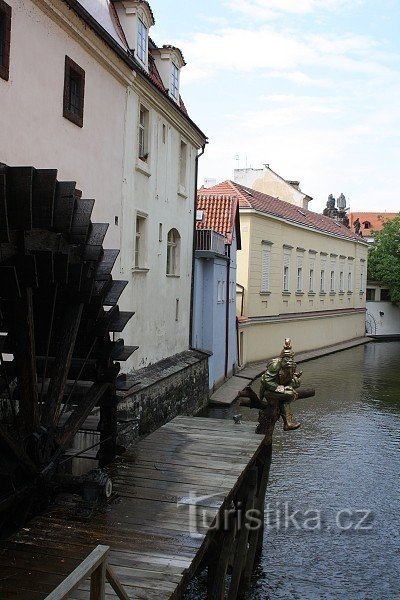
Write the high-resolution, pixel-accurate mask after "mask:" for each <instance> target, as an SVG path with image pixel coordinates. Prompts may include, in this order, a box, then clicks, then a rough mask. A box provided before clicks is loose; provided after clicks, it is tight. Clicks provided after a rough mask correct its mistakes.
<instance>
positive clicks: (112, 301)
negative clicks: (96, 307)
mask: <svg viewBox="0 0 400 600" xmlns="http://www.w3.org/2000/svg"><path fill="white" fill-rule="evenodd" d="M127 285H128V282H127V281H121V280H116V281H113V282H112V285H111V287H110V289H109V290H108V291H107V294H106V296H105V298H104V299H103V304H104V306H115V305H116V304H117V302H118V300H119V298H120V296H121V294H122V292H123V291H124V289H125V288H126V286H127Z"/></svg>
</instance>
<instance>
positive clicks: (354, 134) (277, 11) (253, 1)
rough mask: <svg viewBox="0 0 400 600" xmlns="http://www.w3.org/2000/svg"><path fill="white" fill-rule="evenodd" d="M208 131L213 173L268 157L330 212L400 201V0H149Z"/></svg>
mask: <svg viewBox="0 0 400 600" xmlns="http://www.w3.org/2000/svg"><path fill="white" fill-rule="evenodd" d="M150 4H151V7H152V10H153V13H154V16H155V20H156V25H155V27H154V28H152V30H151V32H150V35H151V37H152V38H153V39H154V41H155V42H156V43H157V44H158V45H162V44H165V43H168V44H173V45H175V46H178V47H179V48H180V49H181V50H182V52H183V55H184V57H185V60H186V62H187V65H186V67H184V69H182V75H181V94H182V97H183V100H184V102H185V104H186V106H187V109H188V112H189V115H190V116H191V118H192V119H193V120H194V121H195V122H196V124H197V125H198V126H199V127H200V128H201V129H202V131H204V133H205V134H206V135H207V137H208V139H209V144H208V145H207V147H206V152H205V154H204V156H203V157H202V158H201V159H200V165H199V184H202V183H203V181H204V178H215V179H216V180H217V181H223V180H226V179H233V171H234V169H235V168H245V167H246V166H247V167H253V168H261V167H262V165H263V164H264V163H266V164H269V165H270V167H271V168H272V169H273V170H274V171H276V172H277V173H278V174H279V175H281V176H282V177H284V178H285V179H291V180H298V181H300V185H301V189H302V191H303V192H305V193H307V194H308V195H309V196H312V197H313V198H314V200H313V201H312V202H311V203H310V205H309V207H310V209H311V210H314V211H316V212H320V211H321V210H322V209H323V207H324V206H325V204H326V200H327V198H328V195H329V194H331V193H332V194H333V195H334V196H335V197H337V196H339V194H340V193H342V192H343V193H344V195H345V196H346V198H347V201H348V205H349V206H350V209H351V210H352V211H362V210H363V211H375V212H379V211H387V212H398V211H400V41H399V40H400V36H399V33H398V29H399V23H400V2H399V0H168V1H167V0H150Z"/></svg>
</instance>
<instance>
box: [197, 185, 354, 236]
mask: <svg viewBox="0 0 400 600" xmlns="http://www.w3.org/2000/svg"><path fill="white" fill-rule="evenodd" d="M199 194H200V195H202V196H204V195H205V196H210V195H211V196H212V195H235V196H237V197H238V199H239V207H240V208H242V209H246V208H252V209H254V210H257V211H259V212H262V213H265V214H267V215H271V216H273V217H279V218H280V219H285V220H286V221H288V222H290V223H294V224H297V225H302V226H304V227H308V228H310V229H314V230H316V231H321V232H323V233H328V234H330V235H334V236H336V237H340V238H345V239H348V240H352V241H354V242H362V238H361V237H360V236H358V235H356V234H355V233H354V232H352V231H350V229H347V227H345V226H344V225H342V224H340V223H337V222H336V221H334V220H333V219H331V218H330V217H325V216H324V215H320V214H318V213H315V212H312V211H310V210H307V209H305V208H300V207H297V206H294V205H293V204H290V203H289V202H284V201H283V200H279V199H278V198H273V197H272V196H269V195H268V194H263V193H262V192H257V191H256V190H252V189H251V188H248V187H245V186H243V185H240V184H238V183H234V182H233V181H224V182H222V183H218V184H217V185H215V186H213V187H211V188H208V189H205V188H200V190H199Z"/></svg>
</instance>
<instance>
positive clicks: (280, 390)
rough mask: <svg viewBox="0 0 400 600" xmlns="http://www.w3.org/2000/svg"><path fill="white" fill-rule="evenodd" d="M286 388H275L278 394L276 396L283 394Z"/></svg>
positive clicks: (280, 386) (282, 386)
mask: <svg viewBox="0 0 400 600" xmlns="http://www.w3.org/2000/svg"><path fill="white" fill-rule="evenodd" d="M285 390H286V388H285V386H284V385H278V387H277V388H276V390H275V391H276V392H278V394H283V393H284V392H285Z"/></svg>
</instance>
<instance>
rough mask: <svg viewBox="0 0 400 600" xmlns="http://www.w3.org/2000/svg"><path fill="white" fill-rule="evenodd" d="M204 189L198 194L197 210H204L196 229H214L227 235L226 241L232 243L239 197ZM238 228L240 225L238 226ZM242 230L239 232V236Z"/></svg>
mask: <svg viewBox="0 0 400 600" xmlns="http://www.w3.org/2000/svg"><path fill="white" fill-rule="evenodd" d="M207 192H208V190H205V191H204V193H203V189H202V190H200V192H199V193H198V194H197V210H201V211H203V218H202V220H201V221H196V229H213V230H214V231H216V232H217V233H221V234H222V235H224V236H225V237H226V243H227V244H231V243H232V236H233V232H234V230H235V225H237V215H238V207H239V204H238V198H237V196H232V195H229V194H227V195H224V194H208V193H207ZM237 228H238V227H237ZM239 235H240V232H237V236H238V237H239Z"/></svg>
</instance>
